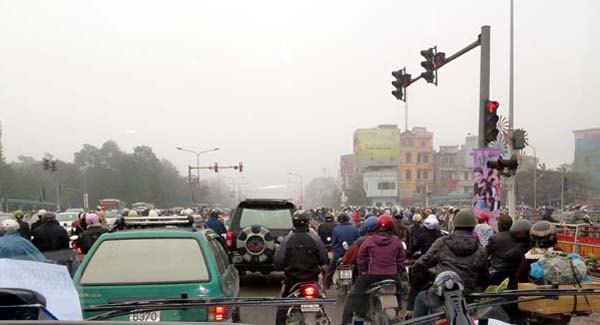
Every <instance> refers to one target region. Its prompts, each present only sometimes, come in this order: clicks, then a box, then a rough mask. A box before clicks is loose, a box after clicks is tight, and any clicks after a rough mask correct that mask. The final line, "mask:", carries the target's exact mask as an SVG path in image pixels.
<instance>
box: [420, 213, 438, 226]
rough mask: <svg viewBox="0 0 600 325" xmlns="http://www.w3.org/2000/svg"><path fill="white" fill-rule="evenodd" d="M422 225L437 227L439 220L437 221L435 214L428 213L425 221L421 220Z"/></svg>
mask: <svg viewBox="0 0 600 325" xmlns="http://www.w3.org/2000/svg"><path fill="white" fill-rule="evenodd" d="M423 226H424V227H425V228H427V229H439V228H440V222H439V221H438V219H437V217H436V216H435V214H430V215H429V217H427V218H426V219H425V221H423Z"/></svg>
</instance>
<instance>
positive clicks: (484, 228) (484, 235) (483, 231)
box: [474, 211, 494, 247]
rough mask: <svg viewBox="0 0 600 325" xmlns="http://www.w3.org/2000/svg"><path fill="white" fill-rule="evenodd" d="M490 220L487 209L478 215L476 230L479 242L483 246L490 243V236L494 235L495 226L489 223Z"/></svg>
mask: <svg viewBox="0 0 600 325" xmlns="http://www.w3.org/2000/svg"><path fill="white" fill-rule="evenodd" d="M489 221H490V216H489V215H488V214H487V212H485V211H484V212H481V214H479V216H477V225H476V226H475V229H474V232H475V234H476V235H477V238H479V243H480V244H481V246H483V247H486V246H487V245H488V241H489V240H490V237H492V236H493V235H494V228H492V226H490V224H489V223H488V222H489Z"/></svg>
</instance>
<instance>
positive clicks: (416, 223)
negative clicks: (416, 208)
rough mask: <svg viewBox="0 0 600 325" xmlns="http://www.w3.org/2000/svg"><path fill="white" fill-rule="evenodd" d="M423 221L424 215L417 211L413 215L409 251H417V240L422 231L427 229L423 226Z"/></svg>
mask: <svg viewBox="0 0 600 325" xmlns="http://www.w3.org/2000/svg"><path fill="white" fill-rule="evenodd" d="M422 221H423V217H422V216H421V215H420V214H418V213H415V214H414V215H413V216H412V225H410V227H409V229H410V241H409V242H410V246H408V251H409V252H416V250H415V249H414V248H415V247H414V246H415V245H416V244H417V240H418V238H419V237H421V233H422V232H424V231H425V228H424V227H423V224H422Z"/></svg>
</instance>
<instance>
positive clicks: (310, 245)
mask: <svg viewBox="0 0 600 325" xmlns="http://www.w3.org/2000/svg"><path fill="white" fill-rule="evenodd" d="M292 222H293V226H294V229H293V230H292V232H291V233H289V234H288V235H287V236H285V237H284V238H283V240H282V241H281V244H280V245H279V247H278V248H277V251H276V252H275V256H274V258H273V263H274V265H275V267H277V268H280V269H283V271H284V279H283V281H282V288H281V296H282V297H284V298H285V297H287V296H288V295H289V294H290V293H291V291H290V289H291V288H292V287H293V286H294V285H295V284H297V283H301V282H314V283H317V282H318V281H319V274H320V273H321V267H322V266H325V265H327V262H328V261H329V258H328V256H327V249H326V248H325V245H324V244H323V242H322V241H321V240H320V238H319V236H318V235H316V234H315V233H314V232H310V231H309V230H308V226H309V223H310V216H309V215H308V213H307V212H306V211H304V210H298V211H296V212H295V213H294V215H293V217H292ZM286 309H287V307H278V308H277V319H276V324H285V314H286Z"/></svg>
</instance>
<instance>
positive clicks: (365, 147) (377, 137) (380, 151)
mask: <svg viewBox="0 0 600 325" xmlns="http://www.w3.org/2000/svg"><path fill="white" fill-rule="evenodd" d="M354 153H355V154H356V155H357V158H358V159H363V158H375V159H383V160H388V161H389V160H392V161H399V160H400V130H399V129H397V128H389V129H388V128H385V129H383V128H378V129H359V130H356V131H355V132H354Z"/></svg>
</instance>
